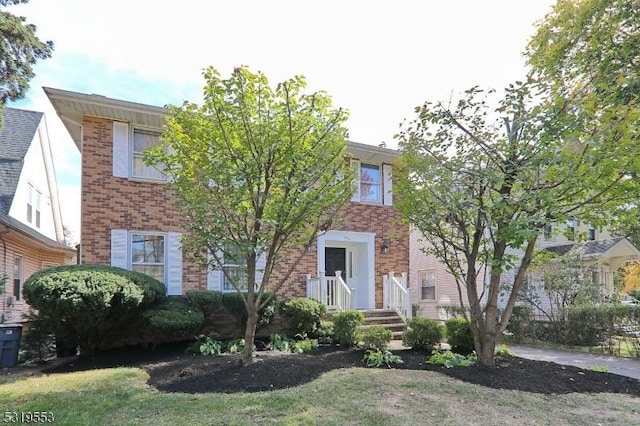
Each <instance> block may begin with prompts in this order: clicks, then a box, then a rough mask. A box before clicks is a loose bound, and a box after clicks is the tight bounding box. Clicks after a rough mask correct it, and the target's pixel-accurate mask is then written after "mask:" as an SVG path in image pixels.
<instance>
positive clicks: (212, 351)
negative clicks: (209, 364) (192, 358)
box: [195, 335, 224, 356]
mask: <svg viewBox="0 0 640 426" xmlns="http://www.w3.org/2000/svg"><path fill="white" fill-rule="evenodd" d="M195 347H197V349H198V352H200V354H202V355H204V356H211V355H220V354H221V353H222V350H223V348H224V347H223V344H222V342H221V341H219V340H215V339H214V338H213V336H211V335H209V336H200V337H199V338H198V340H197V341H196V343H195Z"/></svg>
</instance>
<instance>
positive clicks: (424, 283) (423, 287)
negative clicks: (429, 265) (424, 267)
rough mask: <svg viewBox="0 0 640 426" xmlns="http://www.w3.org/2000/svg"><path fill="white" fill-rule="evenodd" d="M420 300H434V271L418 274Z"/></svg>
mask: <svg viewBox="0 0 640 426" xmlns="http://www.w3.org/2000/svg"><path fill="white" fill-rule="evenodd" d="M418 279H419V281H420V292H421V298H422V300H436V271H433V270H431V271H420V272H418Z"/></svg>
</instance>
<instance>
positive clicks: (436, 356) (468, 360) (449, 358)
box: [427, 350, 478, 368]
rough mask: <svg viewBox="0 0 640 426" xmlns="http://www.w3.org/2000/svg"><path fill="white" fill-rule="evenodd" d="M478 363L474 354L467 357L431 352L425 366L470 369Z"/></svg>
mask: <svg viewBox="0 0 640 426" xmlns="http://www.w3.org/2000/svg"><path fill="white" fill-rule="evenodd" d="M477 361H478V357H477V356H476V354H474V353H471V354H469V355H467V356H464V355H460V354H458V353H454V352H451V351H442V352H440V351H436V350H434V351H432V352H431V356H430V357H429V358H428V359H427V364H433V365H443V366H445V367H447V368H453V367H470V366H472V365H475V363H476V362H477Z"/></svg>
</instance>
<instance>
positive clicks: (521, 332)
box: [508, 304, 533, 343]
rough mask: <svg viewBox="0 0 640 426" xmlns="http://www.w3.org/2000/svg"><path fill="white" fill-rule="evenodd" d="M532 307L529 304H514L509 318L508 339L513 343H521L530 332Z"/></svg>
mask: <svg viewBox="0 0 640 426" xmlns="http://www.w3.org/2000/svg"><path fill="white" fill-rule="evenodd" d="M532 320H533V308H532V307H531V306H530V305H522V304H520V305H515V306H514V307H513V312H512V313H511V319H510V320H509V328H508V330H509V332H510V333H511V336H510V339H511V341H512V342H514V343H522V342H524V340H525V339H526V338H527V337H530V335H531V332H532V329H531V328H532V325H531V322H532Z"/></svg>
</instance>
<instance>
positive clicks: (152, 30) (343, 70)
mask: <svg viewBox="0 0 640 426" xmlns="http://www.w3.org/2000/svg"><path fill="white" fill-rule="evenodd" d="M554 3H555V2H554V1H552V0H483V1H477V0H449V1H446V2H444V1H443V2H435V1H417V0H413V1H409V0H397V1H394V2H390V1H381V0H372V1H367V2H363V1H362V2H361V1H351V2H345V1H338V0H324V1H323V2H313V3H312V2H300V1H295V0H272V1H269V2H266V1H260V0H236V1H233V2H230V1H227V2H221V1H208V2H205V1H200V0H183V1H180V2H157V1H151V0H135V1H131V0H127V1H125V0H111V1H108V2H87V1H86V0H84V1H83V0H57V1H51V0H31V1H30V2H29V3H27V4H25V5H19V6H12V7H10V8H9V10H11V11H12V12H13V13H15V14H18V15H21V16H25V17H26V19H27V21H28V22H30V23H33V24H35V25H36V26H37V27H38V35H39V36H40V37H41V38H42V39H45V40H52V41H53V42H54V43H55V51H54V53H53V56H52V58H50V59H47V60H45V61H40V62H39V63H38V64H37V65H36V68H35V72H36V77H35V79H34V80H32V82H31V89H30V90H29V92H28V94H27V96H26V97H25V99H23V100H20V101H19V102H16V103H14V104H12V106H15V107H19V108H25V109H34V110H38V111H43V112H45V114H46V117H47V124H48V127H49V135H50V139H51V141H52V145H53V149H54V161H55V167H56V173H57V176H58V182H59V186H60V192H61V198H62V208H63V221H64V222H65V225H66V226H68V227H69V228H70V229H71V230H72V231H73V232H74V234H75V235H76V238H78V237H79V230H80V224H79V220H80V219H79V218H80V207H79V205H80V190H79V184H80V159H79V154H78V152H77V149H76V148H75V146H74V145H73V143H72V142H71V140H70V138H69V136H68V135H67V134H66V131H65V129H64V127H63V126H62V124H61V122H60V120H59V119H58V117H56V116H55V112H54V111H53V109H52V108H51V105H50V104H49V102H48V100H47V99H46V97H45V95H44V92H43V91H42V86H49V87H55V88H59V89H65V90H71V91H76V92H81V93H96V94H101V95H105V96H109V97H112V98H117V99H125V100H131V101H136V102H141V103H147V104H151V105H165V104H167V103H172V104H180V103H182V101H183V100H185V99H188V100H191V101H196V102H197V101H198V100H199V99H200V93H201V86H202V78H201V70H202V69H203V68H204V67H206V66H209V65H213V66H215V67H216V68H218V69H219V70H220V71H221V72H222V74H223V75H228V74H229V73H230V72H231V71H232V70H233V67H235V66H237V65H248V66H249V67H250V68H251V69H252V70H254V71H257V70H260V71H263V72H264V73H265V74H266V75H267V77H269V79H270V81H271V83H272V84H275V83H277V82H278V81H282V80H284V79H286V78H289V77H291V76H293V75H297V74H303V75H305V76H306V77H307V82H308V84H309V90H320V89H322V90H326V91H327V92H328V93H329V94H330V95H332V97H333V100H334V104H335V105H337V106H340V107H343V108H346V109H348V110H349V111H350V119H349V121H348V122H347V126H348V128H349V132H350V139H351V140H354V141H357V142H362V143H368V144H372V145H378V144H379V143H380V142H383V141H384V142H385V143H386V144H387V145H388V146H391V147H393V146H395V142H394V140H393V135H394V134H395V133H397V131H398V124H399V123H400V122H401V121H402V120H403V119H405V118H409V119H410V118H412V117H413V110H414V107H415V106H417V105H420V104H422V103H424V101H426V100H430V101H439V100H447V99H449V98H450V97H451V96H452V95H453V96H454V97H455V95H456V94H457V93H460V92H462V91H464V90H465V89H467V88H469V87H471V86H474V85H480V86H483V87H492V88H496V89H500V88H503V87H505V86H506V85H507V84H509V83H510V82H512V81H514V80H517V79H520V78H522V77H523V76H524V74H525V70H524V60H523V58H522V56H521V52H522V51H523V49H524V47H525V45H526V42H527V40H528V38H529V37H530V36H531V35H532V34H533V33H534V23H535V22H536V21H539V20H541V19H543V18H544V15H545V14H546V13H547V12H548V11H549V10H550V7H551V6H552V5H553V4H554ZM89 5H90V6H89Z"/></svg>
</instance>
